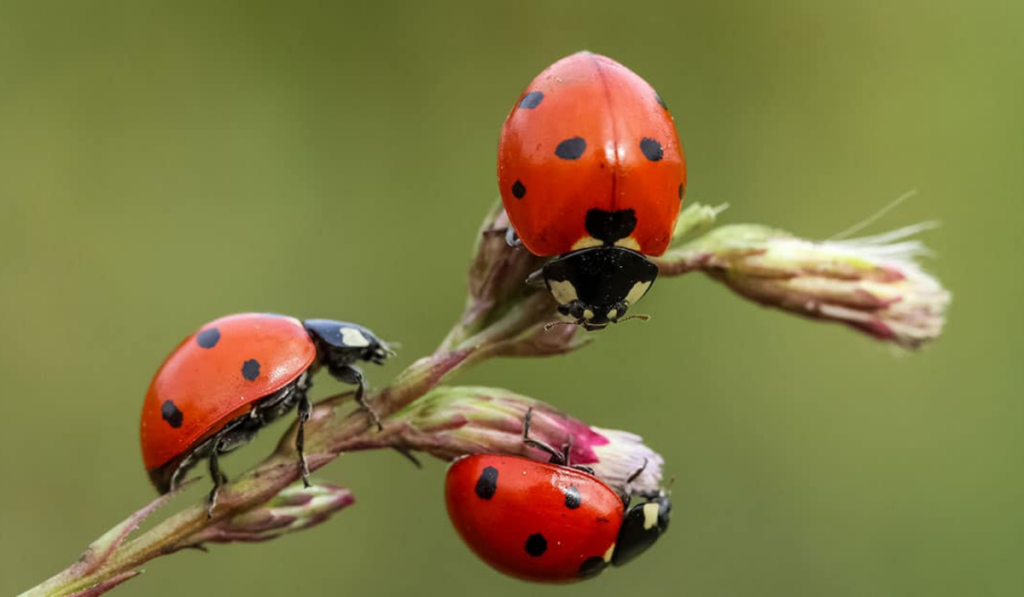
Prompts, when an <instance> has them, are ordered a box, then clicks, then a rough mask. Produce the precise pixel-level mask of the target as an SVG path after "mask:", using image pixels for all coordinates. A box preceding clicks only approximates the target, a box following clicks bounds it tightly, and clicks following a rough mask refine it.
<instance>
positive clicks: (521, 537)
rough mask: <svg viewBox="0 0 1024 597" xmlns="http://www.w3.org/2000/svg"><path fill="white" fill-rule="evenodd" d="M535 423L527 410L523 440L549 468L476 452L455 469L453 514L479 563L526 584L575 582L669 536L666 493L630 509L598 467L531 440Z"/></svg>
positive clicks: (448, 492) (450, 486) (450, 488)
mask: <svg viewBox="0 0 1024 597" xmlns="http://www.w3.org/2000/svg"><path fill="white" fill-rule="evenodd" d="M529 424H530V414H529V412H528V413H527V416H526V420H525V422H524V426H523V438H524V441H525V442H526V443H527V444H528V445H530V446H532V447H536V448H540V449H542V450H544V451H545V452H547V453H548V454H550V455H551V462H550V463H544V462H537V461H536V460H530V459H528V458H522V457H519V456H506V455H498V454H477V455H473V456H465V457H462V458H460V459H458V460H456V461H455V462H453V463H452V465H451V467H450V468H449V469H448V476H447V479H446V482H445V501H446V502H447V506H448V515H449V517H450V518H451V520H452V523H453V524H454V526H455V529H456V530H457V531H458V533H459V535H460V536H461V537H462V539H463V541H465V542H466V544H467V545H469V547H470V549H472V550H473V551H474V552H475V553H476V554H477V555H478V556H479V557H480V559H482V560H483V561H484V562H486V563H487V564H489V565H490V566H491V567H493V568H495V569H496V570H498V571H499V572H503V573H505V574H508V575H510V576H514V577H516V578H520V579H523V580H530V581H535V582H543V583H570V582H575V581H579V580H584V579H587V578H592V577H594V576H597V575H598V574H600V573H601V572H602V571H603V570H604V569H605V568H606V567H607V566H608V565H610V564H611V565H615V566H621V565H623V564H625V563H627V562H629V561H630V560H632V559H633V558H635V557H636V556H638V555H640V554H641V553H643V552H644V551H646V550H647V549H648V548H650V547H651V546H652V545H654V543H655V542H656V541H657V540H658V539H659V538H660V537H661V536H662V535H663V534H665V532H666V531H667V530H668V524H669V514H670V511H671V503H670V502H669V498H668V496H667V495H665V494H664V493H663V492H659V493H656V494H651V495H645V496H643V497H645V498H647V499H646V501H645V502H644V503H641V504H637V505H634V506H632V507H630V505H629V502H630V499H629V496H626V497H622V496H620V495H619V494H617V493H616V492H615V490H613V489H612V488H611V487H609V486H608V485H607V484H606V483H604V482H603V481H601V480H600V479H598V478H597V477H596V476H594V474H593V471H592V470H590V469H589V468H587V467H582V466H569V465H568V464H567V462H568V453H569V450H568V449H566V450H565V451H564V452H562V453H559V452H557V451H555V450H554V449H553V448H551V447H550V446H548V445H546V444H544V443H543V442H538V441H535V440H531V439H529V438H528V433H529ZM642 470H643V469H641V471H642ZM641 471H637V473H636V474H634V475H633V477H632V478H631V479H630V481H632V480H633V479H635V477H636V476H637V475H638V474H639V473H640V472H641ZM627 486H628V483H627Z"/></svg>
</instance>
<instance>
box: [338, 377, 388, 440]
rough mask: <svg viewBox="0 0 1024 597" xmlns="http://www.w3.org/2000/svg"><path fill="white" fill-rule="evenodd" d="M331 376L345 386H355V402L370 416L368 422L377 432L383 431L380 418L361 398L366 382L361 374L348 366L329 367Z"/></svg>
mask: <svg viewBox="0 0 1024 597" xmlns="http://www.w3.org/2000/svg"><path fill="white" fill-rule="evenodd" d="M330 371H331V375H333V376H334V377H335V378H336V379H337V380H338V381H341V382H342V383H347V384H353V385H355V386H356V402H357V403H359V406H360V407H361V408H362V409H363V410H365V411H366V412H367V413H369V414H370V420H371V421H373V424H374V425H376V426H377V431H384V425H383V424H381V422H380V417H378V416H377V413H376V412H375V411H374V410H373V409H372V408H370V405H369V404H367V402H366V400H365V399H364V398H363V394H364V393H365V391H366V382H365V381H363V374H362V372H361V371H359V369H356V368H355V367H352V366H350V365H342V366H340V367H331V369H330Z"/></svg>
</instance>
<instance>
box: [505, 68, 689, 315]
mask: <svg viewBox="0 0 1024 597" xmlns="http://www.w3.org/2000/svg"><path fill="white" fill-rule="evenodd" d="M498 184H499V186H500V188H501V198H502V203H503V204H504V206H505V211H506V212H507V213H508V217H509V220H510V221H511V223H512V228H513V229H514V232H515V234H516V235H517V236H518V238H519V241H521V242H522V244H523V245H524V246H525V247H526V248H527V249H528V250H529V251H530V252H531V253H533V254H535V255H538V256H557V257H556V258H555V259H553V260H552V261H551V262H549V263H548V264H547V265H546V266H545V267H544V268H543V269H542V270H541V271H539V272H537V274H536V275H535V276H532V277H531V278H532V280H531V282H532V283H534V284H537V285H544V286H546V287H547V289H548V290H549V291H550V292H551V293H552V295H553V296H554V298H555V300H556V301H557V302H558V305H559V306H558V311H559V312H560V313H561V314H563V315H567V316H569V317H571V318H572V319H573V322H574V323H576V324H579V325H583V326H584V327H585V328H586V329H589V330H594V329H601V328H604V327H606V326H607V325H608V324H609V323H614V322H617V321H621V320H623V319H624V315H625V314H626V311H627V310H628V309H629V308H630V307H631V306H632V305H634V304H636V302H637V301H639V300H640V299H641V298H642V297H643V296H644V295H645V294H646V293H647V291H648V290H649V289H650V287H651V285H652V284H653V283H654V280H655V278H656V277H657V275H658V268H657V267H656V266H655V265H654V264H653V263H651V262H650V261H648V260H647V258H646V257H645V256H647V255H654V256H656V255H661V254H662V253H664V252H665V250H666V249H667V248H668V244H669V241H670V240H671V237H672V231H673V228H674V227H675V223H676V219H677V218H678V216H679V209H680V206H681V204H682V198H683V191H684V189H685V186H686V164H685V161H684V158H683V150H682V147H681V145H680V143H679V136H678V134H677V132H676V127H675V123H674V122H673V120H672V115H671V114H670V113H669V111H668V108H667V107H666V106H665V103H664V102H663V101H662V100H661V98H660V97H659V96H658V94H657V93H656V92H655V91H654V89H653V88H652V87H651V86H650V85H649V84H648V83H647V82H646V81H644V80H643V79H642V78H640V76H638V75H637V74H636V73H634V72H633V71H631V70H629V69H628V68H626V67H625V66H623V65H621V64H619V63H618V62H616V61H614V60H612V59H611V58H607V57H605V56H601V55H598V54H592V53H590V52H579V53H577V54H573V55H571V56H568V57H566V58H563V59H562V60H559V61H558V62H556V63H554V64H552V65H551V66H550V67H548V68H547V69H546V70H544V71H543V72H542V73H540V75H538V76H537V77H536V78H535V79H534V80H533V81H532V82H531V83H530V84H529V85H528V86H527V88H526V91H524V92H523V94H522V95H521V96H520V98H519V101H518V102H517V103H516V105H515V106H514V107H513V108H512V111H511V112H510V113H509V115H508V117H507V118H506V120H505V125H504V127H503V128H502V132H501V141H500V143H499V146H498Z"/></svg>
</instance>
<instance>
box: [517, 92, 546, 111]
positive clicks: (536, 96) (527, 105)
mask: <svg viewBox="0 0 1024 597" xmlns="http://www.w3.org/2000/svg"><path fill="white" fill-rule="evenodd" d="M542 101H544V94H543V93H541V92H540V91H531V92H530V93H527V94H526V95H524V96H523V99H521V100H519V107H520V108H522V109H524V110H532V109H534V108H536V107H537V106H539V105H540V103H541V102H542Z"/></svg>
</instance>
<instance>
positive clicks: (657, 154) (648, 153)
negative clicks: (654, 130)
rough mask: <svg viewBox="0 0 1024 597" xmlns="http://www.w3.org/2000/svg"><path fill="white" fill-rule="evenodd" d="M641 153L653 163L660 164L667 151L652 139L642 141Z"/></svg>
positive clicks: (647, 138)
mask: <svg viewBox="0 0 1024 597" xmlns="http://www.w3.org/2000/svg"><path fill="white" fill-rule="evenodd" d="M640 151H642V152H643V153H644V157H645V158H647V159H649V160H651V161H652V162H659V161H661V158H663V157H665V151H664V150H663V149H662V148H661V143H658V142H657V141H655V140H654V139H651V138H650V137H644V138H643V139H640Z"/></svg>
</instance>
